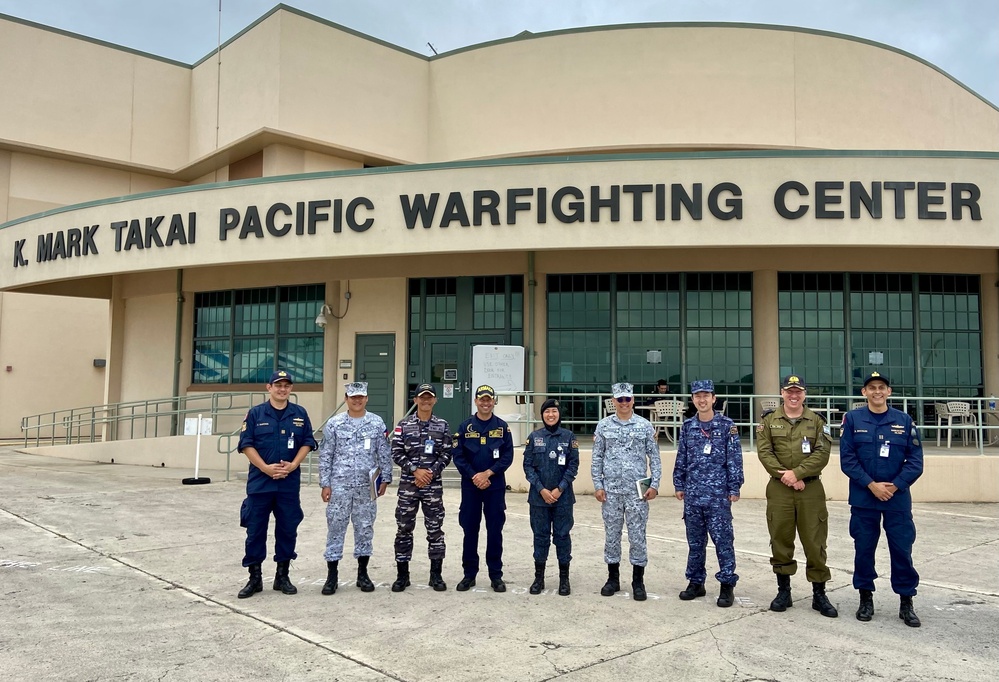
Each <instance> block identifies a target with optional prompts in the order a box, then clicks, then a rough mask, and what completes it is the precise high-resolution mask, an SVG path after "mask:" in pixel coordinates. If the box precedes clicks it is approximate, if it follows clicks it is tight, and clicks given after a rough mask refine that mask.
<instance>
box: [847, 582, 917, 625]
mask: <svg viewBox="0 0 999 682" xmlns="http://www.w3.org/2000/svg"><path fill="white" fill-rule="evenodd" d="M899 611H900V613H901V609H900V610H899ZM913 615H915V614H913ZM873 617H874V593H873V592H871V591H870V590H861V591H860V607H859V608H858V609H857V620H862V621H864V622H865V623H866V622H867V621H869V620H870V619H871V618H873Z"/></svg>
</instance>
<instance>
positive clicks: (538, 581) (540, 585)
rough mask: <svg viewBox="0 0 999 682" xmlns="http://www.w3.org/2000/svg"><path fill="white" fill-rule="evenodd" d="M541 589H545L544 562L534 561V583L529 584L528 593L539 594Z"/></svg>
mask: <svg viewBox="0 0 999 682" xmlns="http://www.w3.org/2000/svg"><path fill="white" fill-rule="evenodd" d="M543 589H545V562H544V561H535V562H534V582H533V583H531V589H530V590H529V592H530V593H531V594H541V590H543Z"/></svg>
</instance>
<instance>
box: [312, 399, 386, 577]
mask: <svg viewBox="0 0 999 682" xmlns="http://www.w3.org/2000/svg"><path fill="white" fill-rule="evenodd" d="M345 388H346V392H345V399H346V403H347V411H346V412H342V413H340V414H336V415H333V416H332V417H330V419H329V421H327V422H326V425H325V426H324V427H323V440H322V442H321V443H320V444H319V485H321V486H322V488H323V490H322V498H323V502H327V503H328V504H327V506H326V523H327V526H328V527H329V533H328V535H327V536H326V553H325V555H324V556H325V558H326V566H327V569H328V571H327V575H326V583H325V584H324V585H323V590H322V592H323V594H326V595H330V594H333V593H334V592H336V588H337V584H338V583H337V581H338V575H337V573H338V565H339V563H340V558H341V557H342V556H343V539H344V536H346V534H347V524H348V523H352V524H353V525H354V556H355V557H356V558H357V586H358V587H360V588H361V590H362V591H364V592H372V591H374V589H375V586H374V584H373V583H372V582H371V579H370V578H369V577H368V560H369V559H370V558H371V551H372V548H371V540H372V538H373V537H374V534H375V514H376V513H377V511H378V507H377V505H376V500H372V499H371V481H370V477H369V476H370V474H369V472H370V471H371V470H372V469H374V468H375V467H377V468H378V469H379V470H380V475H381V485H379V487H378V491H377V492H378V496H379V497H381V496H382V495H384V494H385V490H386V489H387V488H388V484H389V483H391V482H392V455H391V452H390V450H389V444H388V440H387V439H386V434H385V422H384V421H382V418H381V417H379V416H378V415H377V414H372V413H370V412H368V411H367V409H366V408H367V404H368V384H367V383H366V382H363V381H355V382H353V383H350V384H345Z"/></svg>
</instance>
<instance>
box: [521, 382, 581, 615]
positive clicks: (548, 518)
mask: <svg viewBox="0 0 999 682" xmlns="http://www.w3.org/2000/svg"><path fill="white" fill-rule="evenodd" d="M541 420H542V421H543V422H544V426H542V427H541V428H540V429H538V430H536V431H534V432H533V433H531V435H530V436H528V437H527V446H526V447H525V448H524V475H525V476H527V482H528V483H529V484H530V486H531V489H530V492H529V493H528V495H527V503H528V504H529V505H530V509H531V530H532V531H534V583H533V584H532V585H531V588H530V593H531V594H541V590H543V589H545V563H546V562H547V561H548V551H549V549H550V548H551V545H552V541H554V542H555V554H556V555H557V556H558V572H559V583H558V593H559V594H560V595H562V596H564V597H565V596H568V595H569V594H570V592H571V591H572V588H571V586H570V585H569V562H570V561H572V538H571V537H570V536H569V531H571V530H572V523H573V516H572V505H574V504H575V503H576V496H575V494H574V493H573V492H572V482H573V480H574V479H575V478H576V474H577V473H579V442H578V441H577V440H576V437H575V436H574V435H573V434H572V431H570V430H569V429H567V428H564V427H563V426H562V414H561V412H560V411H559V402H558V400H555V399H554V398H549V399H548V400H546V401H545V402H543V403H542V404H541Z"/></svg>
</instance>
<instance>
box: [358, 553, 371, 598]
mask: <svg viewBox="0 0 999 682" xmlns="http://www.w3.org/2000/svg"><path fill="white" fill-rule="evenodd" d="M370 558H371V557H369V556H359V557H357V583H356V585H357V586H358V587H360V588H361V592H374V591H375V584H374V583H373V582H371V578H369V577H368V559H370Z"/></svg>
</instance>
